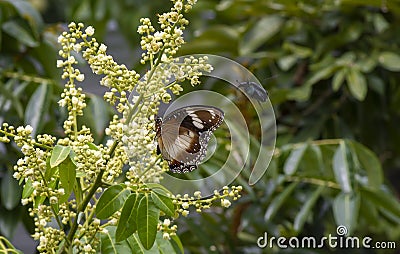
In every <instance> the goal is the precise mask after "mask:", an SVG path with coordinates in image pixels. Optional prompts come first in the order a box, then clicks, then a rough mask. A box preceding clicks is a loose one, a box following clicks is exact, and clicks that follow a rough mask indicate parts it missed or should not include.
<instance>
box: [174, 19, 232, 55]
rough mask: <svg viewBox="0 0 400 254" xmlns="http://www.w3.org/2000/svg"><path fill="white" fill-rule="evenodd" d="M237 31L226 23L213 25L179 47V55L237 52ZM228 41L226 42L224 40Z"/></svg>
mask: <svg viewBox="0 0 400 254" xmlns="http://www.w3.org/2000/svg"><path fill="white" fill-rule="evenodd" d="M238 37H239V33H238V31H237V30H236V29H234V28H232V27H230V26H228V25H214V26H212V27H210V28H209V29H207V30H206V31H204V32H203V33H202V34H201V35H200V36H198V37H196V38H194V40H192V41H191V42H190V44H184V45H183V46H182V47H181V48H180V49H179V54H180V55H188V54H199V53H207V54H212V53H218V52H230V53H233V54H235V55H236V54H237V50H238ZM227 41H229V42H230V43H229V44H227V43H226V42H227Z"/></svg>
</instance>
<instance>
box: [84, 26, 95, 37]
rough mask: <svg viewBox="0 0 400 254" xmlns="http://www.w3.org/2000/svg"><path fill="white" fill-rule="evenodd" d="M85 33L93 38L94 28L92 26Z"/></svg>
mask: <svg viewBox="0 0 400 254" xmlns="http://www.w3.org/2000/svg"><path fill="white" fill-rule="evenodd" d="M85 33H86V34H87V35H89V36H92V35H93V34H94V28H93V27H92V26H88V27H87V28H86V29H85Z"/></svg>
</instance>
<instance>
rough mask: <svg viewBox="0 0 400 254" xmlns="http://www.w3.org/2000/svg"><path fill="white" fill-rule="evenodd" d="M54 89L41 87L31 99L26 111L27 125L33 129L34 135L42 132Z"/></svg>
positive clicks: (45, 85) (44, 85) (43, 85)
mask: <svg viewBox="0 0 400 254" xmlns="http://www.w3.org/2000/svg"><path fill="white" fill-rule="evenodd" d="M51 90H52V87H51V86H50V85H47V84H42V85H40V86H39V87H38V88H37V89H36V91H35V92H34V93H33V95H32V97H31V98H30V99H29V102H28V105H27V106H26V111H25V124H29V125H31V126H32V127H33V132H32V135H35V134H36V133H38V132H39V131H40V129H41V128H42V126H43V123H44V116H45V114H46V112H47V110H48V108H49V104H50V95H51V93H52V92H51Z"/></svg>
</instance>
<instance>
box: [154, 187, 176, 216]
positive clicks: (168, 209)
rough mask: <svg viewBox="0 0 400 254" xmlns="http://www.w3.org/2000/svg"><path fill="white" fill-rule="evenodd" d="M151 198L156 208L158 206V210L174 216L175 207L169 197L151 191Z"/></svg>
mask: <svg viewBox="0 0 400 254" xmlns="http://www.w3.org/2000/svg"><path fill="white" fill-rule="evenodd" d="M151 199H152V200H153V202H154V204H155V205H156V206H157V207H158V208H160V210H161V211H163V212H164V213H165V214H166V215H168V216H174V214H175V209H174V204H173V203H172V200H171V198H169V197H167V196H166V195H163V194H160V193H157V192H155V191H152V192H151Z"/></svg>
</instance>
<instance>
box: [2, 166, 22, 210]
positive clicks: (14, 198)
mask: <svg viewBox="0 0 400 254" xmlns="http://www.w3.org/2000/svg"><path fill="white" fill-rule="evenodd" d="M0 196H1V202H2V203H3V205H4V207H5V208H6V209H7V210H12V209H14V208H15V207H16V206H17V205H18V204H19V202H20V200H21V187H20V186H19V185H18V181H17V180H15V179H14V177H13V176H12V174H11V172H10V170H6V172H5V174H4V175H3V177H2V179H1V193H0Z"/></svg>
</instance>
